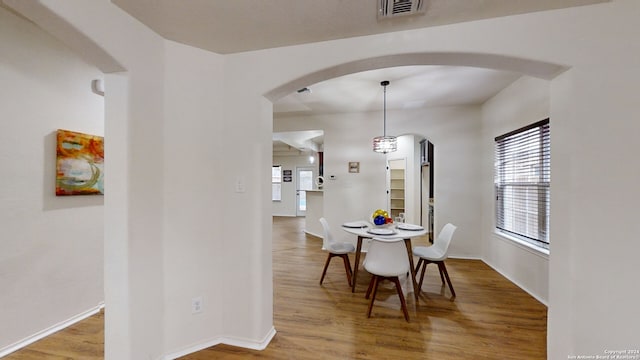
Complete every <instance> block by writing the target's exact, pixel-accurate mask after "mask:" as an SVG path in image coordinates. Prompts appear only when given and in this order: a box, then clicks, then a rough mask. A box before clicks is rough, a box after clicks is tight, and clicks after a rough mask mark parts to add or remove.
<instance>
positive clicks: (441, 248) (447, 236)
mask: <svg viewBox="0 0 640 360" xmlns="http://www.w3.org/2000/svg"><path fill="white" fill-rule="evenodd" d="M456 229H457V227H456V226H455V225H453V224H451V223H448V224H447V225H445V226H444V227H443V228H442V230H440V234H438V237H437V238H436V241H435V242H434V243H433V246H435V247H436V248H437V249H438V252H439V253H441V254H442V255H443V257H447V255H448V251H449V245H450V244H451V239H452V238H453V233H454V232H455V231H456Z"/></svg>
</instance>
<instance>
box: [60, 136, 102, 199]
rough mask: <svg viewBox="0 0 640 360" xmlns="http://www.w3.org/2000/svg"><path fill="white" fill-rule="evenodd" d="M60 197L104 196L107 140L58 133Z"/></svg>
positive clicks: (97, 137) (98, 137)
mask: <svg viewBox="0 0 640 360" xmlns="http://www.w3.org/2000/svg"><path fill="white" fill-rule="evenodd" d="M56 156H57V158H56V195H57V196H63V195H103V194H104V138H103V137H102V136H96V135H88V134H83V133H79V132H74V131H69V130H58V131H57V150H56Z"/></svg>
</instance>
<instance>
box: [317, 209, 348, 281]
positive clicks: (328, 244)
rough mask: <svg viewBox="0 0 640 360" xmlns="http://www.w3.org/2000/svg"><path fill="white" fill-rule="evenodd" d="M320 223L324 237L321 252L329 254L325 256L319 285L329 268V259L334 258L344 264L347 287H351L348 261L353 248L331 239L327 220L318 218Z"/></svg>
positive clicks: (331, 235)
mask: <svg viewBox="0 0 640 360" xmlns="http://www.w3.org/2000/svg"><path fill="white" fill-rule="evenodd" d="M320 223H321V224H322V230H323V235H324V237H323V238H322V250H326V251H327V252H328V253H329V254H328V255H327V261H326V262H325V264H324V269H323V270H322V277H321V278H320V285H322V281H323V280H324V276H325V275H326V274H327V268H328V267H329V263H330V262H331V259H332V258H334V257H336V256H337V257H341V258H342V261H343V262H344V269H345V271H346V272H347V281H348V282H349V286H351V275H352V274H353V271H352V270H351V262H350V261H349V253H350V252H354V251H355V250H356V248H355V246H353V244H351V243H345V242H338V241H335V239H334V238H333V234H332V233H331V229H330V228H329V223H328V222H327V219H325V218H323V217H322V218H320Z"/></svg>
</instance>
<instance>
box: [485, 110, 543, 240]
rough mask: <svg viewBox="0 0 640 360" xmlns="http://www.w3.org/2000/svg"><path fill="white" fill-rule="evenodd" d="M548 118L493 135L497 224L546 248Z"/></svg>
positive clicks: (502, 228)
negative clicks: (496, 135)
mask: <svg viewBox="0 0 640 360" xmlns="http://www.w3.org/2000/svg"><path fill="white" fill-rule="evenodd" d="M550 147H551V143H550V135H549V119H545V120H542V121H539V122H537V123H535V124H531V125H529V126H525V127H523V128H521V129H518V130H515V131H512V132H510V133H507V134H504V135H501V136H498V137H497V138H496V139H495V174H494V185H495V191H496V228H498V229H500V230H501V231H505V232H507V233H509V234H511V235H515V236H517V237H518V238H520V239H522V240H525V241H528V242H529V243H532V244H533V245H536V246H540V247H543V248H545V249H548V248H549V210H550V206H549V200H550V182H551V151H550V150H551V149H550Z"/></svg>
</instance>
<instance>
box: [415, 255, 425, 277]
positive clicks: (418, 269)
mask: <svg viewBox="0 0 640 360" xmlns="http://www.w3.org/2000/svg"><path fill="white" fill-rule="evenodd" d="M423 262H424V259H423V258H419V259H418V264H417V265H416V270H415V271H414V272H413V273H414V274H417V273H418V271H420V265H422V263H423Z"/></svg>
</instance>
